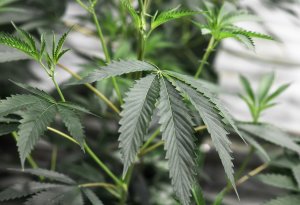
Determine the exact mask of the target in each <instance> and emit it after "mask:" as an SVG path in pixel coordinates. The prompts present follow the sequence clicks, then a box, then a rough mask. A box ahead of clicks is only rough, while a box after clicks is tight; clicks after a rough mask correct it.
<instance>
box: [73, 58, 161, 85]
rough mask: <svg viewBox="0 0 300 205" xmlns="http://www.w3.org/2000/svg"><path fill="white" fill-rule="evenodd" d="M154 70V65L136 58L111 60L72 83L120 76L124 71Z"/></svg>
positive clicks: (155, 68)
mask: <svg viewBox="0 0 300 205" xmlns="http://www.w3.org/2000/svg"><path fill="white" fill-rule="evenodd" d="M156 70H157V67H156V66H154V65H152V64H150V63H147V62H144V61H138V60H127V61H124V60H121V61H113V62H112V63H111V64H109V65H107V66H103V67H101V68H100V69H97V70H95V71H93V72H92V73H90V74H89V75H88V76H86V77H84V78H83V79H82V80H79V81H77V82H75V83H73V84H84V83H92V82H95V81H99V80H103V79H106V78H110V77H115V76H120V75H123V74H126V73H132V72H137V71H156Z"/></svg>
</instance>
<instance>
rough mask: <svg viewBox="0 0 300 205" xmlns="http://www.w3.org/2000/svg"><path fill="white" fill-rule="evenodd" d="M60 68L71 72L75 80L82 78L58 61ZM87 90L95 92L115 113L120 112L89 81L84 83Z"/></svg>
mask: <svg viewBox="0 0 300 205" xmlns="http://www.w3.org/2000/svg"><path fill="white" fill-rule="evenodd" d="M57 65H58V66H59V67H60V68H62V69H63V70H65V71H66V72H68V73H69V74H71V75H72V76H73V77H74V78H76V79H77V80H81V79H82V78H81V77H80V75H78V74H77V73H75V72H73V71H72V70H71V69H69V68H68V67H67V66H65V65H62V64H60V63H58V64H57ZM84 85H85V86H86V87H87V88H88V89H89V90H91V91H92V92H93V93H95V95H96V96H98V97H99V98H100V99H101V100H103V101H104V102H105V103H106V104H107V105H108V107H110V108H111V109H112V110H113V111H115V112H116V113H117V114H119V113H120V110H119V109H118V108H117V107H116V106H115V105H114V104H113V103H112V102H111V101H110V100H109V99H108V98H107V97H106V96H105V95H103V94H102V93H101V92H100V91H99V90H98V89H97V88H95V87H94V86H92V85H91V84H89V83H85V84H84Z"/></svg>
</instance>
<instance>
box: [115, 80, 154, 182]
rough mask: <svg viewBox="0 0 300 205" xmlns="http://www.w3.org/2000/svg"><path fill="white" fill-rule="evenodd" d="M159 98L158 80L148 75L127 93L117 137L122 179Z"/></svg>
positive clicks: (132, 160)
mask: <svg viewBox="0 0 300 205" xmlns="http://www.w3.org/2000/svg"><path fill="white" fill-rule="evenodd" d="M158 96H159V80H158V78H157V77H156V76H155V75H148V76H147V77H145V78H142V79H140V80H138V81H137V82H136V83H135V85H134V86H133V88H131V89H130V91H129V92H128V93H127V97H126V98H125V100H124V101H125V103H124V104H123V106H122V107H123V111H122V112H121V116H122V119H121V120H120V125H121V127H120V129H119V132H120V133H121V135H120V137H119V141H120V145H119V147H120V148H121V153H122V159H123V163H124V169H123V177H124V176H125V174H126V173H127V170H128V168H129V166H130V165H131V163H132V162H134V160H135V158H136V155H137V153H138V151H139V148H140V147H141V145H142V143H143V140H144V138H145V135H146V134H147V131H148V127H149V124H150V121H151V117H152V114H153V110H154V109H155V103H156V100H157V98H158Z"/></svg>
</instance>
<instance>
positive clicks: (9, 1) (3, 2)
mask: <svg viewBox="0 0 300 205" xmlns="http://www.w3.org/2000/svg"><path fill="white" fill-rule="evenodd" d="M17 1H20V0H1V1H0V7H4V6H6V5H8V4H12V3H14V2H17Z"/></svg>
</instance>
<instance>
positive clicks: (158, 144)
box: [139, 140, 164, 157]
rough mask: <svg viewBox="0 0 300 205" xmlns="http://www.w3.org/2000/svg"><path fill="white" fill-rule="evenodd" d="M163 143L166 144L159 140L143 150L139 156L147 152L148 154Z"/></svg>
mask: <svg viewBox="0 0 300 205" xmlns="http://www.w3.org/2000/svg"><path fill="white" fill-rule="evenodd" d="M162 145H164V141H162V140H161V141H159V142H157V143H156V144H154V145H152V146H150V147H148V148H146V149H144V150H141V152H140V154H139V157H142V156H144V155H145V154H147V153H149V152H151V151H153V150H155V149H156V148H158V147H160V146H162Z"/></svg>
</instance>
